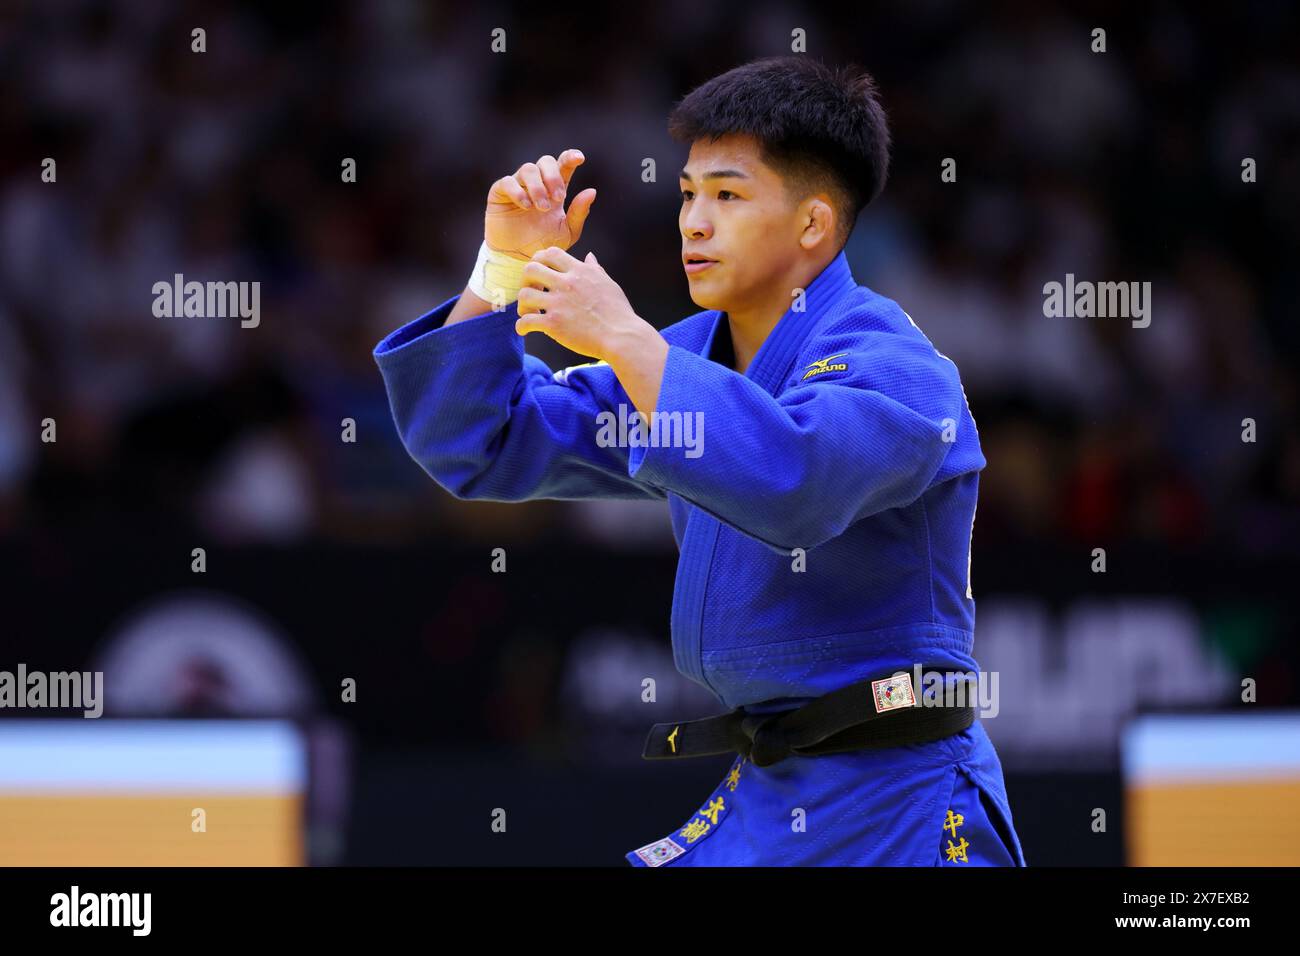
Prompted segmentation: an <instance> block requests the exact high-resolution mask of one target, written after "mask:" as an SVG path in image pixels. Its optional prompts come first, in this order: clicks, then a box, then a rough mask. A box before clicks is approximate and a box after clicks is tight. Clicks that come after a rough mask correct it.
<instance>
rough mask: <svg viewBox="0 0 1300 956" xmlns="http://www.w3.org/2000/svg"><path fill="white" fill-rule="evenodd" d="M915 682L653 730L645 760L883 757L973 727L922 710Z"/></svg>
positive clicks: (880, 684) (955, 711)
mask: <svg viewBox="0 0 1300 956" xmlns="http://www.w3.org/2000/svg"><path fill="white" fill-rule="evenodd" d="M922 671H923V672H924V673H926V674H930V673H934V672H936V671H938V672H942V673H945V674H947V673H954V671H953V669H952V668H951V667H944V666H939V667H922ZM955 673H958V674H960V675H961V676H962V677H963V678H964V679H966V680H969V679H970V677H971V674H970V672H963V671H956V672H955ZM911 677H912V672H911V671H903V670H894V671H890V672H889V673H888V674H882V675H881V676H879V677H876V678H870V679H868V680H864V681H859V682H858V683H856V684H850V685H849V686H847V687H842V688H840V689H839V690H836V691H831V692H830V693H829V694H824V695H822V696H821V697H818V698H816V699H815V700H810V701H809V702H808V703H806V704H804V705H803V706H802V707H799V708H797V709H795V710H787V711H783V712H781V713H775V714H746V713H745V711H744V709H743V708H738V709H736V710H734V711H732V712H731V713H729V714H719V715H718V716H716V717H706V718H704V719H702V720H684V721H679V722H677V723H671V724H655V725H654V726H653V727H652V728H651V729H650V735H649V736H648V737H647V738H646V742H645V751H644V752H643V753H642V754H641V756H642V757H644V758H645V759H646V760H670V759H675V758H679V757H707V756H711V755H713V754H724V753H739V754H741V755H743V756H745V757H747V758H748V759H749V760H750V762H752V763H753V764H754V765H755V766H757V767H766V766H769V765H770V764H774V763H777V762H779V761H781V760H784V759H785V758H786V757H790V756H816V755H817V754H833V753H846V752H848V751H851V750H879V749H883V748H885V747H901V746H903V745H905V744H920V743H927V742H929V741H932V740H941V739H943V738H944V737H951V736H952V735H953V734H956V733H960V732H961V731H963V730H965V729H966V728H967V727H969V726H970V725H971V724H973V723H974V722H975V708H974V707H965V706H964V707H947V706H933V705H932V706H925V705H923V704H922V702H921V700H920V699H919V696H918V695H919V693H920V688H913V687H912V680H911ZM945 681H946V678H945ZM967 699H969V698H967ZM909 701H910V703H909ZM933 703H935V704H942V703H943V701H942V700H939V701H936V702H933Z"/></svg>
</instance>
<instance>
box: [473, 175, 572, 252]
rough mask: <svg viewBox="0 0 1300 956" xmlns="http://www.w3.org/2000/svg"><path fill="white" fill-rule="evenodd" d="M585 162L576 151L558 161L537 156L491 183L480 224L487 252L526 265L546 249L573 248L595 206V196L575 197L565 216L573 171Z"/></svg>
mask: <svg viewBox="0 0 1300 956" xmlns="http://www.w3.org/2000/svg"><path fill="white" fill-rule="evenodd" d="M585 161H586V157H585V156H583V155H582V151H581V150H578V149H566V150H565V151H564V152H562V153H561V154H560V157H559V159H556V158H555V157H554V156H550V155H546V156H543V157H542V158H541V159H539V160H538V161H537V162H535V163H524V164H523V165H522V166H520V167H519V169H517V170H516V171H515V172H514V173H513V174H512V175H509V176H502V177H501V178H500V179H498V180H497V181H496V182H495V183H493V184H492V189H491V190H490V191H489V192H488V201H487V212H486V214H485V215H484V219H483V238H484V239H485V240H486V241H487V244H488V246H489V247H490V248H492V249H495V250H497V251H499V252H505V253H508V254H510V255H513V256H517V257H519V258H521V259H528V258H531V257H532V255H533V253H535V252H538V251H539V250H542V249H546V248H548V247H550V246H558V247H559V248H560V249H568V248H569V247H570V246H572V245H573V244H574V243H576V242H577V241H578V237H579V236H581V235H582V227H583V224H584V223H585V222H586V221H587V214H588V213H589V212H591V204H592V203H593V202H595V201H596V190H594V189H590V188H588V189H584V190H583V191H582V192H580V193H578V195H577V196H575V197H573V202H571V203H570V204H569V209H568V212H565V209H564V200H565V197H566V196H567V195H568V191H569V179H570V178H571V177H572V176H573V171H574V170H575V169H577V168H578V167H579V166H581V165H582V164H583V163H584V162H585Z"/></svg>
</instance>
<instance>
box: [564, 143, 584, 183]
mask: <svg viewBox="0 0 1300 956" xmlns="http://www.w3.org/2000/svg"><path fill="white" fill-rule="evenodd" d="M586 161H587V157H586V156H583V155H582V150H580V149H566V150H565V151H564V152H562V153H561V154H560V163H559V165H560V178H562V179H563V180H564V186H565V188H566V189H567V188H568V186H569V180H570V179H572V178H573V171H574V170H575V169H577V168H578V167H579V166H581V165H582V164H583V163H585V162H586Z"/></svg>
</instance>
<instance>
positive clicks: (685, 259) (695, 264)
mask: <svg viewBox="0 0 1300 956" xmlns="http://www.w3.org/2000/svg"><path fill="white" fill-rule="evenodd" d="M682 265H683V266H684V267H685V269H686V274H687V275H688V276H692V275H698V274H699V273H701V272H703V271H705V270H706V269H710V268H712V267H713V266H716V265H718V260H717V259H710V258H709V257H708V256H698V255H695V254H693V253H684V254H683V255H682Z"/></svg>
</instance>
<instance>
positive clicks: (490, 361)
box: [374, 252, 1005, 803]
mask: <svg viewBox="0 0 1300 956" xmlns="http://www.w3.org/2000/svg"><path fill="white" fill-rule="evenodd" d="M457 298H458V297H455V298H452V299H449V300H447V301H446V302H444V303H443V304H441V305H439V306H438V307H437V308H435V309H434V310H433V311H431V312H429V313H428V314H426V315H424V316H422V317H420V318H418V319H416V320H415V321H413V322H411V323H409V324H407V325H405V326H403V327H402V328H400V329H398V330H397V331H395V332H393V333H392V334H391V335H389V336H388V337H387V338H385V339H384V340H383V341H382V342H380V343H379V345H378V346H377V347H376V349H375V352H374V355H375V359H376V361H377V363H378V365H379V368H380V371H381V373H382V374H383V378H384V382H385V385H386V387H387V389H388V396H389V401H390V405H391V408H392V413H393V418H394V420H395V422H396V424H397V428H398V431H399V432H400V434H401V437H402V441H403V442H404V444H405V446H406V448H407V450H408V451H409V452H410V454H411V456H412V457H413V458H414V459H415V461H417V462H418V463H419V464H420V466H421V467H422V468H423V469H424V470H425V471H426V472H428V474H429V475H430V476H431V477H432V478H433V479H434V480H435V481H437V482H438V483H439V484H440V485H442V487H444V488H445V489H446V490H447V491H448V492H450V493H451V494H453V495H455V496H456V497H458V498H475V499H491V500H497V501H522V500H526V499H532V498H569V499H573V498H657V499H663V498H666V499H667V501H668V505H669V509H670V514H671V518H672V528H673V535H674V537H675V538H676V540H677V544H678V548H679V552H680V554H679V561H678V569H677V579H676V584H675V589H674V597H673V607H672V617H671V621H672V646H673V656H674V660H675V663H676V666H677V668H678V669H679V670H680V671H681V672H682V673H683V674H685V675H687V676H688V677H690V678H691V679H693V680H695V681H697V682H699V683H701V684H703V685H704V686H706V687H708V688H709V689H710V690H712V691H713V692H714V694H716V695H717V697H718V699H719V700H720V701H721V703H722V704H723V705H725V706H726V707H727V708H729V709H730V708H736V707H746V708H748V709H750V710H752V711H755V712H760V711H764V710H769V709H770V710H775V709H784V708H786V707H790V706H793V705H795V704H797V703H799V702H801V701H803V700H806V699H808V698H811V697H815V696H820V695H821V694H824V693H826V692H828V691H831V690H834V689H837V688H840V687H843V686H845V685H846V684H850V683H854V682H857V681H860V680H863V679H866V678H869V677H875V676H879V675H881V674H882V673H885V672H890V671H892V670H894V669H910V668H911V667H912V665H913V664H914V663H916V662H927V663H933V664H935V665H951V666H952V667H953V668H954V669H960V670H965V671H976V670H977V669H978V668H977V665H976V663H975V661H974V658H973V657H972V656H971V649H972V638H973V629H974V615H975V606H974V601H973V600H972V597H971V591H970V580H969V574H970V542H971V534H972V523H973V521H974V516H975V504H976V495H977V489H978V483H979V477H978V473H979V471H980V469H982V468H983V467H984V465H985V459H984V456H983V454H982V453H981V451H980V445H979V436H978V434H977V432H976V429H975V423H974V421H973V420H972V418H971V414H970V411H969V408H968V407H967V402H966V397H965V394H964V392H963V390H962V386H961V381H960V379H959V377H958V373H957V368H956V366H955V365H953V363H952V362H951V361H950V360H948V359H947V358H946V357H944V356H942V355H940V354H939V353H938V352H937V351H936V350H935V349H934V347H933V346H932V345H931V344H930V342H929V340H928V339H926V337H925V336H924V335H923V334H922V333H921V331H920V330H919V329H918V328H917V327H916V325H915V324H914V323H913V322H912V320H911V319H910V318H909V316H908V315H907V314H906V313H905V312H904V311H903V310H902V309H901V308H900V307H899V306H898V305H897V304H896V303H895V302H893V301H892V300H890V299H887V298H885V297H883V296H880V295H878V294H876V293H875V292H873V291H871V290H870V289H868V288H865V287H863V286H860V285H858V284H857V283H856V282H855V281H854V278H853V276H852V274H851V272H850V270H849V266H848V262H847V260H846V258H845V256H844V254H843V252H841V253H840V254H839V255H837V256H836V258H835V259H834V260H833V261H832V262H831V263H829V264H828V265H827V266H826V268H825V269H824V270H823V271H822V272H821V273H820V274H819V275H818V276H817V278H816V279H815V280H814V281H813V282H812V283H810V284H809V286H808V288H807V289H806V290H805V295H804V298H803V301H802V302H800V301H798V300H796V301H795V302H794V303H793V305H792V307H791V309H790V310H789V311H787V312H786V314H785V315H784V316H783V317H782V318H781V320H780V321H779V322H778V323H777V325H776V326H775V327H774V329H773V330H772V332H771V334H770V335H769V336H768V337H767V339H766V340H765V341H764V342H763V344H762V346H761V347H760V348H759V350H758V352H757V354H756V355H755V356H754V358H753V361H752V362H751V363H750V365H749V367H748V369H747V370H746V371H745V373H744V374H743V375H742V374H740V373H738V372H736V371H735V370H734V369H732V368H731V367H729V366H728V365H725V364H722V363H720V362H718V361H715V360H713V358H711V356H713V355H716V354H718V352H716V351H715V348H716V347H717V345H718V340H719V337H725V339H724V340H723V341H724V342H725V343H729V341H730V331H729V327H728V326H727V323H726V317H725V314H724V313H722V312H719V311H716V310H708V311H703V312H699V313H696V314H695V315H692V316H690V317H689V318H687V319H684V320H683V321H681V322H678V323H676V324H675V325H671V326H669V327H668V328H666V329H664V330H663V331H662V334H663V337H664V338H665V340H667V342H668V344H669V350H668V358H667V364H666V366H665V368H664V374H663V380H662V383H661V386H660V392H659V401H658V406H657V408H656V413H657V414H660V415H671V413H681V416H682V418H683V420H684V419H685V418H687V417H690V418H691V420H692V421H699V422H702V426H703V430H702V436H697V438H698V437H702V438H703V441H702V443H700V444H699V446H698V448H696V449H695V450H694V452H691V453H688V450H687V449H685V448H682V447H664V446H662V445H660V446H658V447H656V446H654V445H649V446H647V445H646V444H639V445H635V446H633V447H627V446H626V445H623V446H621V447H620V446H619V445H618V444H617V443H611V442H609V441H608V440H602V438H601V435H602V430H601V427H600V425H599V422H600V421H601V418H600V416H601V415H602V413H606V417H605V419H604V420H605V421H608V420H609V416H611V415H618V414H619V413H620V406H623V409H624V412H626V411H627V410H631V411H633V412H634V411H635V409H634V408H633V406H632V402H631V399H630V398H629V397H628V395H627V393H626V391H625V390H624V389H623V387H622V385H621V384H620V383H619V381H618V379H617V378H616V377H615V375H614V372H613V370H612V369H611V368H610V367H609V366H608V365H607V364H605V363H603V362H597V363H591V364H587V365H580V366H575V367H573V368H569V369H565V370H562V371H559V372H553V371H552V370H551V369H550V368H548V367H547V366H546V364H545V363H543V362H542V361H540V360H539V359H537V358H536V357H534V356H531V355H528V354H526V353H525V352H524V348H523V339H522V338H521V337H520V336H519V335H518V334H516V332H515V330H514V323H515V321H516V320H517V319H518V312H517V309H516V308H515V306H513V305H512V306H511V307H509V308H507V309H504V310H502V311H500V312H492V313H487V314H484V315H482V316H478V317H475V318H472V319H468V320H466V321H464V322H459V323H457V324H455V325H452V326H450V327H446V328H443V327H442V324H443V322H444V321H445V319H446V317H447V315H448V314H449V313H450V312H451V310H452V308H453V307H454V306H455V304H456V301H457ZM800 305H802V306H803V308H802V309H800V308H799V306H800ZM697 413H699V415H698V416H697ZM605 437H606V438H608V429H607V430H606V431H605ZM796 549H802V550H801V551H798V550H796ZM963 737H964V738H966V737H968V738H970V739H971V740H972V741H975V742H976V743H977V744H978V748H980V749H981V758H982V759H985V758H987V757H988V756H989V754H991V753H992V750H991V746H989V745H988V742H987V737H986V736H985V735H984V734H983V731H982V729H978V725H977V729H976V730H975V731H968V732H967V734H966V735H963ZM976 743H972V746H976ZM984 749H987V751H988V753H984V752H983V750H984ZM945 753H946V751H945ZM792 759H794V760H796V761H800V762H802V763H804V764H809V763H815V762H816V761H817V760H822V759H823V758H816V759H815V760H810V759H809V758H792ZM992 759H993V763H994V765H996V756H993V758H992ZM986 762H987V761H986ZM784 763H789V760H787V761H785V762H784ZM823 765H824V766H829V765H830V764H829V763H824V764H823ZM777 766H778V767H780V766H782V765H777ZM764 769H768V770H770V769H771V768H764ZM750 770H752V771H754V772H755V773H758V772H759V768H752V767H751V768H750ZM995 776H996V781H994V782H992V783H990V784H989V786H991V787H992V789H994V790H996V791H997V792H998V795H999V796H1000V799H1001V801H1002V802H1003V803H1005V797H1004V796H1003V795H1001V772H1000V768H998V769H997V770H996V774H995ZM755 786H756V785H750V787H751V789H752V788H753V787H755Z"/></svg>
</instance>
